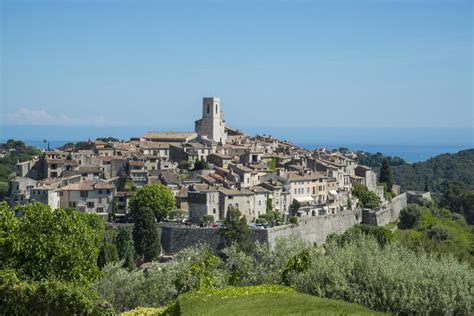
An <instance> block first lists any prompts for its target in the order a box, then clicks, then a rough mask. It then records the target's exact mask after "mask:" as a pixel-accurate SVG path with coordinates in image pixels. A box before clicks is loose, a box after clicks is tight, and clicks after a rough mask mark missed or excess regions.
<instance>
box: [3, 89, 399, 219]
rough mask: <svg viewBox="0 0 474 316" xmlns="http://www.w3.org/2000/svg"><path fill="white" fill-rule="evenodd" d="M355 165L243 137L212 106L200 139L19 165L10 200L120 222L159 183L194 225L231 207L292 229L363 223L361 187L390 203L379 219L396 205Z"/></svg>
mask: <svg viewBox="0 0 474 316" xmlns="http://www.w3.org/2000/svg"><path fill="white" fill-rule="evenodd" d="M354 155H355V154H354V153H350V152H349V153H344V154H343V153H340V152H334V151H328V150H326V149H318V150H307V149H304V148H301V147H298V146H295V145H294V144H291V143H289V142H287V141H282V140H278V139H275V138H273V137H272V136H268V135H257V136H254V137H251V136H248V135H245V134H244V133H242V132H240V131H239V130H236V129H233V128H230V127H228V126H226V124H225V120H224V117H223V113H222V109H221V100H220V98H218V97H206V98H203V101H202V117H201V118H200V119H199V120H197V121H195V131H193V132H147V133H145V134H144V135H143V136H139V137H132V138H130V139H129V140H128V141H113V140H110V141H108V139H105V140H96V141H87V142H82V143H79V144H76V145H73V146H66V147H63V148H62V149H55V150H47V151H44V153H43V155H42V156H41V157H36V158H35V159H33V160H30V161H25V162H19V163H18V164H17V165H16V177H15V178H13V179H12V180H11V186H10V187H11V191H10V197H9V200H10V202H11V203H12V204H16V203H20V204H23V203H27V202H29V201H39V202H41V203H44V204H47V205H49V206H50V207H51V208H52V209H56V208H75V209H77V210H79V211H82V212H92V213H97V214H99V215H101V216H103V217H104V219H106V220H111V219H112V216H113V219H114V220H115V219H117V220H120V218H122V217H124V216H126V215H127V213H128V202H129V200H130V198H131V197H132V196H133V194H134V191H135V190H136V189H137V188H140V187H143V186H144V185H146V184H149V183H151V184H153V183H160V184H164V185H166V186H168V187H169V188H171V190H172V191H173V193H174V195H175V197H176V205H177V207H178V208H179V209H181V210H183V211H185V212H186V213H187V214H188V216H187V218H188V221H189V222H192V223H195V224H199V223H200V222H201V220H202V218H203V217H204V216H207V217H208V218H209V216H212V219H213V221H215V222H222V221H223V220H224V218H225V217H226V212H227V210H228V209H229V207H231V206H232V207H237V208H238V209H239V210H240V211H241V213H242V214H243V215H245V216H246V218H247V221H248V222H255V221H256V220H257V219H258V218H259V216H262V215H264V214H265V213H266V211H267V210H268V209H272V210H273V211H276V212H279V213H280V214H281V215H282V217H283V218H284V219H285V221H286V222H288V219H289V218H290V217H299V218H302V219H303V218H311V217H324V216H328V215H335V214H339V213H344V214H346V213H348V212H349V213H351V212H352V213H354V214H355V215H356V218H357V221H359V222H360V221H362V218H360V217H361V216H362V215H360V205H359V200H358V198H357V197H356V196H354V195H353V194H352V191H353V187H354V185H356V184H363V185H365V186H366V187H367V189H368V190H369V191H371V192H375V193H376V194H377V195H378V196H379V198H380V200H381V201H382V203H381V204H380V205H379V206H378V209H377V210H375V211H373V210H372V213H373V212H377V211H383V210H390V207H391V206H390V205H391V203H390V201H389V199H388V198H385V196H384V187H383V186H380V185H377V176H376V174H375V172H374V171H372V170H371V169H370V168H368V167H366V166H362V165H358V164H357V163H356V162H355V160H354V159H353V158H354ZM393 188H394V190H395V191H396V189H397V186H394V187H393ZM385 194H386V192H385ZM399 194H400V192H395V193H394V195H397V196H398V195H399ZM296 201H297V202H296ZM294 203H296V204H297V205H298V207H297V208H294V207H292V204H294ZM405 204H406V202H405ZM357 210H359V213H358V211H357ZM391 212H392V213H393V210H391ZM391 217H393V214H392V215H391ZM391 219H392V218H391ZM368 221H370V220H368ZM387 221H388V220H387Z"/></svg>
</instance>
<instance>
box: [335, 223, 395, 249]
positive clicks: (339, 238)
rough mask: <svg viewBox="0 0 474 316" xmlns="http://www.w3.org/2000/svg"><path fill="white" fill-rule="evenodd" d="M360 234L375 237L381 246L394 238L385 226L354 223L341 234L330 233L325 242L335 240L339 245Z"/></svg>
mask: <svg viewBox="0 0 474 316" xmlns="http://www.w3.org/2000/svg"><path fill="white" fill-rule="evenodd" d="M360 235H369V236H373V237H375V239H376V240H377V242H378V243H379V245H380V246H381V247H384V246H385V245H386V244H388V243H390V242H392V241H393V240H394V236H393V233H392V231H390V230H389V229H387V228H385V227H378V226H373V225H366V224H360V225H355V226H354V227H352V228H350V229H349V230H347V231H345V232H344V233H343V234H341V235H338V234H331V235H329V236H328V237H327V238H326V242H330V241H333V242H337V243H338V244H339V245H344V244H346V243H350V242H351V241H352V240H353V239H357V238H359V236H360Z"/></svg>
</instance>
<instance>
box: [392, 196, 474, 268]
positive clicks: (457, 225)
mask: <svg viewBox="0 0 474 316" xmlns="http://www.w3.org/2000/svg"><path fill="white" fill-rule="evenodd" d="M423 204H425V205H424V206H419V205H412V204H409V205H408V208H407V209H406V210H405V211H406V212H409V213H410V212H411V215H409V216H408V218H409V220H408V222H409V223H413V220H412V219H413V216H416V218H417V219H416V220H415V221H414V225H411V224H410V225H408V226H407V225H406V224H403V225H400V224H401V223H402V218H403V217H402V214H403V213H404V212H402V213H400V223H399V226H398V227H399V229H397V230H395V232H394V235H395V237H396V239H397V240H399V241H400V242H401V243H402V244H403V245H404V246H405V247H408V248H411V249H414V250H416V249H423V250H424V251H426V252H428V253H433V254H452V255H453V256H455V257H456V258H457V259H458V260H462V261H465V262H468V263H470V264H471V266H473V267H474V229H473V228H472V226H470V225H469V224H467V223H466V221H465V219H464V218H463V217H462V216H460V215H459V214H456V213H452V212H450V211H449V210H447V209H443V208H440V207H438V206H437V205H436V204H435V203H432V202H431V203H427V202H424V203H423ZM414 213H415V214H417V215H413V214H414Z"/></svg>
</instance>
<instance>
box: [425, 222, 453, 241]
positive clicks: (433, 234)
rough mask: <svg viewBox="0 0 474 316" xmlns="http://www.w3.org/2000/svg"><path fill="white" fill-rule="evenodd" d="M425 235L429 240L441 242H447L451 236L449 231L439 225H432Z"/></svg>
mask: <svg viewBox="0 0 474 316" xmlns="http://www.w3.org/2000/svg"><path fill="white" fill-rule="evenodd" d="M426 234H427V235H428V237H429V238H430V239H434V240H438V241H442V240H447V239H450V238H451V234H450V233H449V231H447V230H446V228H444V227H442V226H439V225H433V226H432V227H430V228H429V229H428V230H427V231H426Z"/></svg>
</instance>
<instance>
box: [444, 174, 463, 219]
mask: <svg viewBox="0 0 474 316" xmlns="http://www.w3.org/2000/svg"><path fill="white" fill-rule="evenodd" d="M465 190H466V188H465V186H464V184H463V183H462V182H460V181H451V182H448V183H447V184H446V185H445V189H444V192H443V195H442V196H441V201H440V203H439V204H440V206H442V207H445V208H447V209H449V210H451V211H453V212H456V213H461V214H462V213H463V208H464V207H463V203H462V196H463V193H464V191H465Z"/></svg>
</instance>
